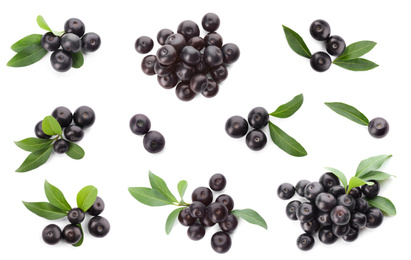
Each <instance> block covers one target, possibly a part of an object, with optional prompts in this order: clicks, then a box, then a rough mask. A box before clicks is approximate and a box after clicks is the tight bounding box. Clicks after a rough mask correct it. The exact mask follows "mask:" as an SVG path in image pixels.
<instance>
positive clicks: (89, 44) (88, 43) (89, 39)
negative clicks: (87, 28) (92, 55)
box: [81, 32, 101, 52]
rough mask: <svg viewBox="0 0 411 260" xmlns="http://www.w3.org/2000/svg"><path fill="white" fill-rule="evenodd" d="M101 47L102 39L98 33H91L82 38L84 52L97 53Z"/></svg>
mask: <svg viewBox="0 0 411 260" xmlns="http://www.w3.org/2000/svg"><path fill="white" fill-rule="evenodd" d="M100 45H101V38H100V36H99V35H98V34H97V33H93V32H89V33H86V34H84V35H83V37H81V48H82V50H83V51H84V52H95V51H97V50H98V49H99V48H100Z"/></svg>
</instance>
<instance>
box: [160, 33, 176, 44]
mask: <svg viewBox="0 0 411 260" xmlns="http://www.w3.org/2000/svg"><path fill="white" fill-rule="evenodd" d="M172 34H174V32H173V31H172V30H170V29H161V30H160V31H158V33H157V42H158V43H159V44H160V45H164V44H165V43H166V40H167V38H168V36H170V35H172Z"/></svg>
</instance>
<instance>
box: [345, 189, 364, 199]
mask: <svg viewBox="0 0 411 260" xmlns="http://www.w3.org/2000/svg"><path fill="white" fill-rule="evenodd" d="M348 194H349V195H350V196H351V197H353V198H354V199H358V198H361V196H362V190H361V188H360V187H354V188H352V189H351V190H350V192H349V193H348Z"/></svg>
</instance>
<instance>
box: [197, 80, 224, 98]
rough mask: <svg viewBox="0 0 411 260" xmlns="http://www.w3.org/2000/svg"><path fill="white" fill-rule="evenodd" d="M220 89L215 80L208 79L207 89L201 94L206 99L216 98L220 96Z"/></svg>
mask: <svg viewBox="0 0 411 260" xmlns="http://www.w3.org/2000/svg"><path fill="white" fill-rule="evenodd" d="M219 89H220V87H219V85H218V83H217V82H215V81H214V80H213V79H208V84H207V87H206V88H205V89H204V90H203V91H202V92H201V94H202V95H203V96H204V97H206V98H212V97H215V96H216V95H217V94H218V91H219Z"/></svg>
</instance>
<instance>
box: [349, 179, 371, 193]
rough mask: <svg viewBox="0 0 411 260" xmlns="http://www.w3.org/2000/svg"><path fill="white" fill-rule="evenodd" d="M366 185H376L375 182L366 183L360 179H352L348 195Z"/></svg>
mask: <svg viewBox="0 0 411 260" xmlns="http://www.w3.org/2000/svg"><path fill="white" fill-rule="evenodd" d="M364 184H368V185H374V182H368V181H364V180H362V179H360V178H358V177H351V179H350V182H349V183H348V189H347V194H348V193H350V190H351V189H353V188H356V187H360V186H362V185H364Z"/></svg>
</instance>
